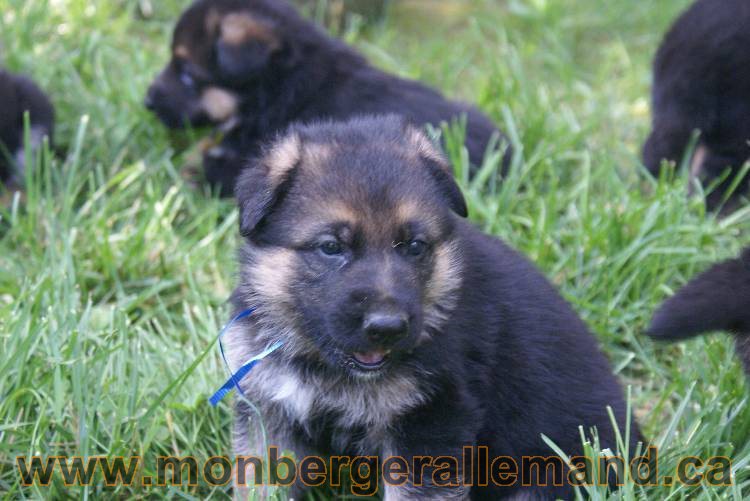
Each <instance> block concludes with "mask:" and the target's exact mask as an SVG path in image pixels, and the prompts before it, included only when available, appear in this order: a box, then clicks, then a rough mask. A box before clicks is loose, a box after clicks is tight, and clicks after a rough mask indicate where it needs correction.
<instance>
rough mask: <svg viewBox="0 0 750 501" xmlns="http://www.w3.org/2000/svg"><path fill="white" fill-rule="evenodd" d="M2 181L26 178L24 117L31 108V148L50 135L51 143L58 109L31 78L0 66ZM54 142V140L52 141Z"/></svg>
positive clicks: (0, 163)
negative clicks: (12, 72) (56, 109)
mask: <svg viewBox="0 0 750 501" xmlns="http://www.w3.org/2000/svg"><path fill="white" fill-rule="evenodd" d="M0 109H2V112H1V113H0V182H2V183H7V184H9V185H13V186H20V185H21V184H22V183H23V179H24V169H25V161H26V156H25V154H24V125H23V120H24V119H23V117H24V113H25V112H27V111H28V112H29V121H30V126H31V128H30V131H29V132H30V137H29V139H30V141H31V145H30V146H31V148H32V150H38V149H39V148H40V147H41V145H42V141H43V140H44V138H45V137H47V138H48V139H49V141H50V143H51V141H52V132H53V128H54V121H55V112H54V109H53V108H52V103H50V101H49V99H48V98H47V96H46V95H45V94H44V92H42V91H41V90H40V89H39V87H37V85H36V84H35V83H34V82H32V81H31V80H30V79H28V78H26V77H24V76H21V75H13V74H11V73H8V72H7V71H5V70H2V69H0ZM50 146H51V144H50Z"/></svg>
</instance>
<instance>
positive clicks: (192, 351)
mask: <svg viewBox="0 0 750 501" xmlns="http://www.w3.org/2000/svg"><path fill="white" fill-rule="evenodd" d="M393 3H394V6H393V8H392V9H391V10H390V12H389V14H388V15H387V17H386V19H385V20H384V21H383V22H382V23H380V24H376V25H372V26H364V25H362V24H361V23H356V22H352V23H349V24H348V27H347V28H346V29H344V30H343V32H342V33H340V35H341V36H342V37H344V38H345V39H346V40H347V41H348V42H350V43H352V44H354V45H356V46H357V47H359V48H360V49H361V50H362V51H363V52H364V53H365V54H366V55H367V56H368V57H369V58H370V59H371V60H372V61H373V62H374V63H375V64H376V65H378V66H380V67H382V68H385V69H387V70H389V71H392V72H395V73H398V74H400V75H404V76H408V77H413V78H419V79H421V80H424V81H425V82H428V83H429V84H431V85H433V86H435V87H438V88H440V89H442V90H443V91H444V92H445V93H447V94H449V95H451V96H454V97H460V98H462V99H465V100H468V101H473V102H477V103H478V104H479V105H480V106H481V108H482V109H483V110H485V111H486V112H487V113H488V114H489V115H490V116H491V117H492V118H493V119H494V120H495V121H496V122H497V123H498V124H500V125H501V126H502V128H503V129H504V130H506V131H507V132H508V133H509V135H510V137H511V138H512V140H513V141H514V143H515V146H516V149H517V157H516V163H515V168H514V170H513V172H512V174H511V175H510V176H509V179H507V180H506V181H505V182H504V183H502V184H501V185H500V186H499V187H498V185H497V184H496V183H495V182H494V177H495V176H494V175H493V168H494V164H493V163H492V161H491V160H492V159H489V161H488V163H487V166H486V168H485V169H484V170H483V171H482V172H483V175H482V176H480V178H479V179H477V180H475V181H471V182H470V181H468V180H467V178H466V176H465V172H466V169H465V165H462V164H461V161H460V158H461V155H460V152H459V151H453V152H452V157H453V159H454V160H456V163H457V164H458V167H457V171H458V176H459V177H460V178H461V179H462V186H463V187H464V188H465V192H466V195H467V199H468V201H469V205H470V209H471V217H472V219H473V220H474V221H475V222H476V223H477V224H478V225H479V226H480V227H482V228H484V229H485V230H486V231H489V232H491V233H493V234H495V235H498V236H500V237H501V238H503V239H505V240H507V241H508V242H510V243H511V244H512V245H513V246H515V247H516V248H518V249H520V250H521V251H523V252H524V253H525V254H526V255H528V256H529V257H530V258H531V259H532V260H533V261H535V262H536V263H537V264H538V266H539V267H540V268H541V269H542V270H544V272H545V273H546V275H547V276H548V277H550V279H551V280H553V281H554V283H555V284H556V285H557V286H558V287H559V288H560V289H561V291H562V292H563V294H564V295H565V297H566V298H567V299H568V300H569V301H570V302H571V303H572V304H573V305H574V307H575V309H576V310H577V311H578V312H579V313H580V314H581V315H582V316H583V318H584V319H585V320H586V321H587V322H588V324H589V325H590V326H591V328H592V330H593V331H594V332H595V333H596V335H597V337H598V339H599V341H600V343H601V345H602V348H603V350H604V351H605V352H606V354H607V355H608V357H609V358H610V360H611V362H612V366H613V367H614V368H615V370H616V372H617V374H618V376H619V378H620V380H621V382H622V383H623V385H626V386H629V387H630V391H631V395H632V399H631V403H632V406H633V409H634V413H635V416H636V417H637V419H638V421H639V422H640V424H641V426H642V428H643V430H644V432H645V434H646V436H648V437H650V439H651V441H652V443H653V444H656V445H658V446H659V457H660V463H659V468H660V471H663V472H665V473H668V472H669V470H672V469H674V466H675V465H676V463H677V461H678V459H679V458H680V457H685V456H698V457H701V458H704V459H705V458H708V457H711V456H728V457H730V458H731V459H732V473H733V478H732V480H733V485H732V486H724V487H710V486H705V485H703V486H697V487H688V486H686V485H682V484H680V483H674V485H672V486H669V487H667V486H658V487H646V488H643V489H641V488H635V487H633V486H630V487H628V488H625V489H623V490H621V491H620V492H619V493H617V494H614V495H613V497H615V498H618V497H624V498H627V499H633V498H635V497H642V496H648V497H649V498H654V499H666V498H670V499H681V498H684V497H687V496H697V497H701V498H705V499H713V498H722V499H736V500H740V499H745V498H747V497H748V496H750V404H749V403H748V395H750V392H749V391H748V390H749V388H748V383H747V381H746V380H745V378H744V376H743V373H742V371H741V369H740V367H739V363H738V361H737V360H736V359H735V358H734V356H733V347H732V342H731V340H730V339H729V338H728V337H726V336H723V335H716V336H713V337H706V338H700V339H695V340H691V341H689V342H684V343H679V344H675V345H667V346H664V345H657V344H654V343H653V342H651V341H650V340H649V339H647V338H646V337H644V335H643V331H644V329H645V327H646V325H647V323H648V320H649V318H650V315H651V314H652V312H653V311H654V309H655V307H656V305H657V304H658V303H659V302H660V301H661V300H663V299H664V298H665V297H667V296H669V295H670V294H671V292H672V291H674V290H675V289H676V288H677V287H679V286H680V285H681V284H683V283H684V282H685V281H686V279H688V278H689V277H691V276H692V275H694V274H695V273H697V272H698V271H700V270H702V269H704V268H706V267H707V266H708V265H709V263H711V262H713V261H716V260H719V259H723V258H727V257H730V256H734V255H736V254H737V253H738V251H739V249H740V248H741V247H742V246H743V244H744V245H747V244H748V243H750V206H745V207H744V208H742V209H740V210H739V211H737V212H735V213H734V214H731V215H729V216H727V217H723V218H718V217H716V216H715V215H713V214H710V213H706V211H705V209H704V207H703V204H702V202H701V200H700V198H699V197H693V198H689V197H687V195H686V193H687V188H686V178H685V176H684V174H683V173H681V172H680V173H677V174H676V175H674V176H664V178H663V179H661V180H658V181H657V180H654V179H652V178H650V177H649V176H648V175H647V174H646V173H645V171H644V170H643V168H642V167H641V166H640V162H639V150H640V144H641V142H642V141H643V139H644V137H645V135H646V134H647V131H648V127H649V100H648V95H649V82H650V71H649V65H650V59H651V57H652V55H653V53H654V51H655V50H656V47H657V44H658V42H659V39H660V36H661V33H663V31H664V30H665V29H666V28H667V26H668V25H669V23H670V20H671V19H673V18H674V16H675V15H676V14H677V13H678V12H679V11H680V10H681V9H683V8H684V7H685V6H686V5H687V4H688V1H687V0H642V1H638V2H625V1H622V0H565V1H554V2H553V1H550V0H507V1H506V0H502V1H501V0H493V1H491V0H480V1H469V0H440V1H438V0H433V1H429V0H402V1H399V0H397V1H395V2H393ZM187 4H188V1H186V0H185V1H177V0H160V1H158V2H156V1H152V2H147V1H144V0H141V1H136V0H116V1H115V0H113V1H108V2H90V1H83V0H46V1H45V0H31V1H29V0H0V58H1V59H2V61H3V64H4V65H5V66H6V67H8V68H9V69H11V70H13V71H18V72H23V73H27V74H29V75H31V76H33V77H34V78H35V79H36V80H37V81H38V83H39V84H40V85H41V86H42V87H43V88H45V89H46V90H47V91H48V93H49V94H50V96H51V98H52V100H53V102H54V104H55V106H56V109H57V130H56V134H57V135H56V137H57V150H59V151H58V152H57V154H56V155H55V156H54V157H53V158H50V159H47V161H45V162H44V165H42V166H40V168H39V169H37V170H35V171H34V173H33V174H32V175H30V176H29V178H28V186H27V189H26V191H25V193H24V194H23V195H22V196H15V197H13V196H8V195H7V194H6V195H4V196H3V204H2V207H0V377H1V378H0V494H3V495H4V496H6V497H7V498H19V497H33V498H37V497H44V498H50V497H51V498H80V497H88V498H109V497H111V496H113V495H114V496H117V497H120V498H124V497H128V496H135V497H142V498H145V497H149V498H151V497H165V498H167V497H168V498H204V497H207V496H212V497H217V498H226V497H227V496H228V495H229V491H230V489H229V487H209V486H208V485H206V484H205V483H203V482H201V483H200V484H199V485H197V486H192V487H188V486H185V487H182V488H178V487H151V488H145V487H139V486H136V485H133V486H118V487H114V488H107V487H105V486H104V485H103V483H98V484H97V485H95V486H90V487H85V488H84V487H66V486H65V485H64V484H63V482H62V479H61V478H59V475H56V476H55V478H54V481H53V483H52V485H51V486H49V487H41V486H35V487H22V486H21V484H20V481H19V475H18V472H17V469H16V459H15V458H16V456H19V455H21V456H32V455H43V456H53V455H77V456H95V455H108V456H134V455H138V456H142V457H143V458H144V464H145V468H146V471H145V473H149V474H150V473H153V464H154V460H155V457H156V456H158V455H181V456H187V455H191V456H194V457H196V458H201V459H206V458H208V457H210V456H213V455H222V454H231V448H230V446H229V435H230V433H229V430H230V423H231V410H230V406H229V404H228V402H225V403H223V404H221V405H220V406H218V407H217V408H211V407H210V406H209V405H208V404H207V397H208V396H209V395H210V394H211V393H212V392H213V390H215V389H216V388H217V387H218V386H219V385H220V384H221V383H222V382H223V379H224V378H225V369H224V368H223V365H222V363H221V360H220V357H219V354H218V351H217V349H216V346H215V344H214V341H215V337H216V334H217V332H218V331H219V329H220V327H221V325H222V324H223V323H224V321H226V319H227V315H228V308H227V305H226V299H227V297H228V295H229V293H230V291H231V290H232V287H233V284H234V280H235V273H236V265H235V260H234V256H235V249H236V247H237V245H238V242H239V235H238V231H237V213H236V210H235V207H234V204H233V202H232V200H222V199H219V198H217V197H215V196H213V195H212V194H211V193H210V191H209V190H207V189H205V188H202V187H196V185H195V183H193V182H192V181H191V180H190V179H189V178H188V176H186V175H185V171H186V170H189V166H191V165H194V164H195V161H196V159H195V150H194V149H193V148H192V145H193V144H194V143H195V140H196V137H197V136H198V135H199V134H198V133H197V132H194V133H179V134H172V133H169V132H168V131H167V130H165V129H164V127H163V126H162V125H161V124H160V123H158V122H157V120H156V119H155V118H154V117H152V116H151V115H150V114H149V113H148V112H147V111H146V110H145V109H144V107H143V106H142V100H143V96H144V92H145V89H146V87H147V86H148V84H149V82H150V80H151V79H152V78H153V76H154V75H155V73H156V72H157V71H158V70H159V69H160V67H161V66H162V65H163V64H164V63H165V62H166V60H167V58H168V40H169V37H170V34H171V30H172V26H173V23H174V21H175V20H176V19H177V16H178V15H179V12H180V11H181V10H182V9H183V8H184V7H185V6H186V5H187ZM148 7H150V9H149V8H148ZM592 383H595V382H592ZM562 384H564V382H563V383H562ZM227 400H228V399H227ZM591 494H592V495H593V496H594V497H595V498H597V497H599V496H601V497H604V495H603V491H601V490H594V491H592V493H591ZM317 497H318V498H324V497H325V494H324V493H323V494H318V496H317Z"/></svg>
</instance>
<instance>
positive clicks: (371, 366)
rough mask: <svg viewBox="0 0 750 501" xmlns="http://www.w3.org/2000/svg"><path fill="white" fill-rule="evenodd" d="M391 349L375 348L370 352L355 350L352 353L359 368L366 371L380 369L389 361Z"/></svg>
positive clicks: (353, 359)
mask: <svg viewBox="0 0 750 501" xmlns="http://www.w3.org/2000/svg"><path fill="white" fill-rule="evenodd" d="M390 351H391V350H373V351H368V352H355V353H352V361H353V362H354V363H355V365H357V368H359V369H362V370H366V371H374V370H378V369H380V368H381V367H383V366H384V365H385V363H386V362H387V360H388V354H389V353H390Z"/></svg>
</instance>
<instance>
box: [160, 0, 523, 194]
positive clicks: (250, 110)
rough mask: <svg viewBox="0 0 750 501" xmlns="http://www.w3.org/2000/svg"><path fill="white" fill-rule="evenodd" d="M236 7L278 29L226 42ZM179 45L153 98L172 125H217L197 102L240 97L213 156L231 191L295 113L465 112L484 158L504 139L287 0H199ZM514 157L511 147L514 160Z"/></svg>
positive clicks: (218, 177) (436, 116)
mask: <svg viewBox="0 0 750 501" xmlns="http://www.w3.org/2000/svg"><path fill="white" fill-rule="evenodd" d="M237 13H240V14H241V15H246V16H250V18H252V19H253V20H256V21H258V22H260V23H261V26H263V27H264V28H266V30H265V31H267V32H268V34H270V36H268V37H265V39H263V40H260V39H258V38H257V37H255V38H254V37H252V36H251V37H249V39H248V42H246V43H244V44H239V45H238V44H230V43H227V41H226V40H224V39H223V37H222V28H221V20H222V19H224V18H225V16H226V15H228V14H237ZM207 19H210V20H214V19H218V21H217V23H218V26H219V27H218V28H213V29H211V28H207V27H206V22H207ZM268 38H270V39H271V40H270V41H269V40H268ZM177 47H183V48H187V49H188V50H187V55H178V54H177V53H175V49H176V48H177ZM172 49H173V59H172V61H171V62H170V63H169V65H168V66H167V67H166V68H165V70H164V71H163V72H162V74H161V75H160V76H159V77H158V78H157V79H156V80H155V81H154V83H153V84H152V85H151V87H150V89H149V91H148V96H147V99H146V101H147V106H148V107H149V108H151V109H152V110H153V111H154V112H155V113H156V114H157V116H159V118H160V119H161V120H162V121H163V122H164V123H165V124H166V125H168V126H170V127H179V126H181V125H184V124H185V123H190V124H193V125H204V124H207V123H214V124H217V123H216V121H212V120H210V119H209V118H208V117H207V116H206V114H205V113H204V112H202V111H201V109H200V106H198V105H197V102H198V100H199V99H200V95H201V94H200V93H201V91H202V90H203V89H205V88H206V87H209V86H213V87H218V88H221V89H225V90H228V91H230V92H232V93H234V94H235V95H236V96H237V98H238V100H239V107H238V108H239V109H238V110H237V113H236V114H233V116H232V117H231V118H230V119H226V120H224V119H222V120H221V122H223V123H225V124H226V123H231V124H232V126H231V127H227V128H229V129H230V131H229V133H228V134H227V136H226V137H225V139H224V140H223V143H222V144H221V145H220V147H219V148H217V149H216V150H214V151H213V154H212V155H210V156H208V157H207V158H206V161H205V162H204V165H205V168H206V177H207V179H208V181H210V182H212V183H214V184H217V185H219V186H221V187H222V188H223V192H224V193H225V194H229V193H231V190H232V188H233V186H234V180H235V178H236V176H237V174H238V173H239V170H240V169H241V168H242V166H243V165H244V164H243V163H244V161H246V160H247V158H248V157H250V156H252V155H255V154H257V153H258V146H259V145H260V143H261V141H262V140H266V139H270V138H271V137H272V136H273V134H275V133H277V132H279V131H282V130H284V129H285V128H286V127H287V126H288V125H289V124H290V123H292V122H295V121H302V122H307V121H311V120H319V119H329V118H330V119H346V118H349V117H352V116H355V115H359V114H368V113H398V114H401V115H403V116H405V117H406V118H407V119H408V120H410V121H411V122H413V123H414V124H417V125H420V126H421V125H422V124H428V123H429V124H432V125H434V126H439V124H440V123H441V122H444V121H446V122H447V121H450V120H452V119H455V118H460V117H461V116H464V115H465V116H466V117H467V122H468V123H467V130H466V147H467V149H468V152H469V157H470V160H471V162H472V163H473V164H475V165H478V164H479V163H480V162H481V160H482V158H483V155H484V153H485V149H486V148H487V146H488V143H489V142H490V139H491V138H492V137H493V135H496V136H497V137H498V138H502V135H501V134H500V132H499V131H498V130H497V128H496V127H495V125H494V124H493V123H492V122H491V121H490V120H489V119H488V118H487V117H486V116H485V115H483V114H482V113H481V112H480V111H479V110H477V109H476V108H475V107H473V106H470V105H468V104H464V103H459V102H455V101H450V100H447V99H445V98H444V97H443V96H442V95H441V94H440V93H438V92H437V91H435V90H433V89H431V88H429V87H427V86H425V85H423V84H421V83H419V82H416V81H412V80H406V79H403V78H399V77H396V76H394V75H390V74H387V73H385V72H383V71H380V70H378V69H376V68H374V67H373V66H371V65H370V64H369V63H368V62H367V61H366V60H365V58H364V57H362V56H361V55H360V54H359V53H357V52H356V51H355V50H354V49H352V48H351V47H348V46H347V45H345V44H344V43H342V42H340V41H339V40H336V39H334V38H331V37H330V36H328V35H327V34H326V33H324V32H323V31H322V30H321V29H319V28H318V27H316V26H315V25H314V24H313V23H311V22H310V21H307V20H306V19H304V18H303V17H301V16H300V15H299V14H298V13H297V12H296V11H295V10H294V8H293V7H291V6H290V5H289V4H287V3H286V2H285V1H283V0H214V1H207V0H198V1H196V2H195V3H193V5H192V6H191V7H190V8H189V9H188V10H186V11H185V12H184V13H183V15H182V17H181V18H180V20H179V21H178V23H177V27H176V29H175V32H174V38H173V43H172ZM185 74H187V75H188V76H187V78H186V77H185V76H184V75H185ZM186 82H187V85H186ZM509 159H510V154H509V152H508V154H506V157H505V162H506V165H507V162H508V160H509Z"/></svg>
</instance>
